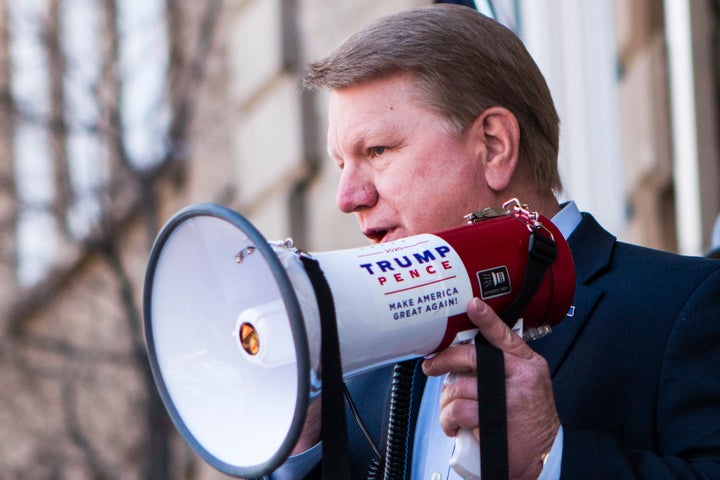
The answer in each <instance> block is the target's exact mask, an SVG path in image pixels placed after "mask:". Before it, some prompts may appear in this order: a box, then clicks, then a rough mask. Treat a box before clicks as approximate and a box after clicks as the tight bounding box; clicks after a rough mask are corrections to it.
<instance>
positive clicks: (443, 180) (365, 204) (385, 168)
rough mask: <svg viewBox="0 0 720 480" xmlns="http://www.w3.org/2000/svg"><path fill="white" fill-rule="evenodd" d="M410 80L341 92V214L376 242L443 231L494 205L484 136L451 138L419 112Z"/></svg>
mask: <svg viewBox="0 0 720 480" xmlns="http://www.w3.org/2000/svg"><path fill="white" fill-rule="evenodd" d="M415 89H416V87H415V85H414V84H413V82H412V81H411V79H410V78H409V77H406V76H394V77H390V78H387V79H381V80H374V81H371V82H368V83H364V84H361V85H358V86H354V87H349V88H344V89H341V90H335V91H333V92H332V94H331V98H330V111H329V128H328V149H329V151H330V154H331V156H332V158H333V159H334V160H335V161H336V163H337V164H338V166H339V167H340V168H341V170H342V173H341V176H340V183H339V185H338V190H337V205H338V208H339V209H340V210H341V211H343V212H345V213H350V212H353V213H354V214H355V216H356V218H357V220H358V223H359V224H360V228H361V230H362V232H363V234H364V235H365V236H366V237H367V238H368V239H370V241H371V242H372V243H379V242H386V241H391V240H396V239H398V238H402V237H405V236H408V235H416V234H419V233H428V232H437V231H440V230H443V229H447V228H450V227H455V226H458V225H461V224H462V223H463V216H464V215H466V214H467V213H469V212H471V211H473V210H478V209H481V208H484V207H487V206H492V205H493V202H494V201H495V197H494V195H493V193H492V191H491V190H490V188H489V187H488V185H487V183H486V181H485V176H484V158H485V146H484V144H483V142H482V141H479V138H478V135H476V134H473V133H468V132H464V133H462V134H459V135H456V134H451V133H449V128H448V127H447V122H446V121H443V119H442V118H441V117H440V116H439V115H437V114H435V113H433V112H432V111H430V110H429V109H428V108H426V107H423V106H420V104H419V102H418V101H417V100H416V98H417V95H416V93H415V92H416V90H415Z"/></svg>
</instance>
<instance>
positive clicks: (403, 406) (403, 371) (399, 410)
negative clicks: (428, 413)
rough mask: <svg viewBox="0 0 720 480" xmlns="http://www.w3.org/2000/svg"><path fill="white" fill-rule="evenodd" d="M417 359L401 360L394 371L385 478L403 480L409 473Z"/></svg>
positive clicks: (386, 479)
mask: <svg viewBox="0 0 720 480" xmlns="http://www.w3.org/2000/svg"><path fill="white" fill-rule="evenodd" d="M418 361H419V360H418V359H414V360H408V361H405V362H401V363H398V364H396V365H395V369H394V370H393V379H392V393H391V396H390V418H389V422H388V437H387V445H386V450H385V476H384V477H383V478H384V480H403V479H404V478H405V476H406V473H407V452H408V442H409V441H410V438H409V435H410V428H409V427H410V413H411V408H410V403H411V402H412V393H413V392H412V390H413V384H414V376H415V367H416V366H417V363H418Z"/></svg>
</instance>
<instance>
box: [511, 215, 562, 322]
mask: <svg viewBox="0 0 720 480" xmlns="http://www.w3.org/2000/svg"><path fill="white" fill-rule="evenodd" d="M540 232H541V230H540V229H535V230H533V231H532V232H531V233H530V242H529V244H528V263H527V268H526V269H525V277H524V278H523V283H522V285H521V286H520V291H519V292H518V294H517V296H516V297H515V300H513V302H512V303H511V304H510V305H508V307H507V308H506V309H505V310H504V311H503V312H502V313H501V314H500V318H502V319H503V321H504V322H505V323H506V324H507V325H508V326H509V327H510V328H512V326H513V325H515V322H517V320H518V318H520V316H521V315H522V312H523V311H524V310H525V308H527V306H528V304H529V303H530V300H532V298H533V296H534V295H535V293H536V292H537V289H538V288H539V287H540V284H541V283H542V280H543V278H544V277H545V272H546V271H547V269H548V267H549V266H550V265H552V263H553V262H554V261H555V258H557V245H556V244H555V240H553V239H552V238H550V237H548V236H546V235H544V234H542V233H540Z"/></svg>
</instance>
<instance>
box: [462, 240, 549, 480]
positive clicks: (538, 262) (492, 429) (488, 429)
mask: <svg viewBox="0 0 720 480" xmlns="http://www.w3.org/2000/svg"><path fill="white" fill-rule="evenodd" d="M556 257H557V245H556V244H555V241H554V240H553V239H552V238H551V237H548V236H546V235H544V234H542V233H540V229H535V230H533V231H532V232H531V234H530V243H529V245H528V263H527V268H526V269H525V277H524V279H523V283H522V286H521V287H520V292H519V293H518V295H517V297H515V300H514V301H513V303H511V304H510V305H509V306H508V307H507V308H506V309H505V311H503V312H502V313H501V314H500V318H502V319H503V321H504V322H505V323H506V324H507V325H508V326H509V327H512V326H513V325H514V324H515V322H516V321H517V320H518V318H519V317H520V315H521V314H522V312H523V311H524V310H525V308H526V307H527V305H528V304H529V303H530V300H531V299H532V297H533V295H535V293H536V291H537V289H538V288H539V287H540V284H541V283H542V280H543V277H544V276H545V272H546V271H547V269H548V267H549V266H550V265H552V263H553V262H554V261H555V258H556ZM475 354H476V359H477V360H476V361H477V377H478V379H477V389H478V418H479V424H480V470H481V477H480V478H487V479H507V478H508V475H509V462H508V440H507V405H506V397H505V360H504V359H503V353H502V351H501V350H499V349H497V348H495V347H494V346H492V345H490V343H488V341H487V340H486V339H485V337H483V336H482V334H481V333H479V332H478V334H477V335H476V336H475Z"/></svg>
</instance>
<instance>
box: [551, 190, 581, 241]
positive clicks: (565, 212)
mask: <svg viewBox="0 0 720 480" xmlns="http://www.w3.org/2000/svg"><path fill="white" fill-rule="evenodd" d="M551 220H552V223H554V224H555V226H556V227H557V228H558V230H560V233H562V235H563V237H565V239H568V238H570V235H571V234H572V233H573V232H574V231H575V228H576V227H577V226H578V225H579V224H580V222H581V221H582V214H581V213H580V210H579V209H578V207H577V205H575V202H573V201H572V200H571V201H569V202H567V203H564V204H563V205H562V208H561V209H560V211H559V212H558V213H556V214H555V216H553V217H552V218H551Z"/></svg>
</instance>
